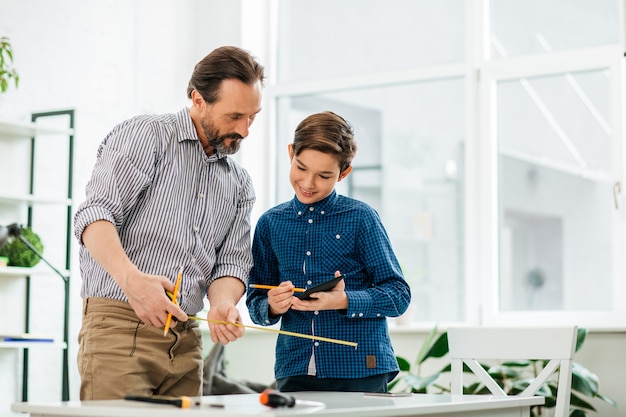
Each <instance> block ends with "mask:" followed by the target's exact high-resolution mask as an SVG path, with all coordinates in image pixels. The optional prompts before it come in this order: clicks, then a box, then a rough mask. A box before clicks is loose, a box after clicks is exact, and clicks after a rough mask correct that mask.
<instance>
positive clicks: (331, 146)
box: [293, 111, 356, 172]
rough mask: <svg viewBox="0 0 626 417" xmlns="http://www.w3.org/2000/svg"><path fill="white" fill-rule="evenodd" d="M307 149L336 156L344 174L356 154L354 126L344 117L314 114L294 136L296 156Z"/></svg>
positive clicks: (300, 125)
mask: <svg viewBox="0 0 626 417" xmlns="http://www.w3.org/2000/svg"><path fill="white" fill-rule="evenodd" d="M305 149H313V150H316V151H319V152H323V153H326V154H330V155H334V156H335V157H336V158H337V161H338V162H339V169H340V172H343V171H345V170H346V169H348V167H349V166H350V164H351V163H352V158H354V155H355V154H356V140H355V139H354V131H353V130H352V126H351V125H350V123H349V122H348V121H346V120H345V119H344V118H343V117H341V116H339V115H337V114H335V113H333V112H330V111H325V112H321V113H315V114H312V115H310V116H308V117H307V118H305V119H304V120H302V121H301V122H300V124H299V125H298V127H297V128H296V132H295V134H294V139H293V153H294V155H300V152H302V151H303V150H305Z"/></svg>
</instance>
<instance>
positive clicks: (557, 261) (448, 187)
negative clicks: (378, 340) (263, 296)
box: [268, 0, 626, 327]
mask: <svg viewBox="0 0 626 417" xmlns="http://www.w3.org/2000/svg"><path fill="white" fill-rule="evenodd" d="M276 5H277V8H276V9H277V13H276V19H277V23H276V24H275V25H273V26H272V27H276V28H277V33H276V34H275V36H276V39H277V42H276V51H275V59H276V64H275V65H276V73H277V75H276V82H275V83H274V84H273V85H271V86H270V87H269V88H268V92H269V93H270V94H269V95H270V101H271V106H272V108H273V112H272V114H275V124H273V129H274V131H273V133H272V137H275V138H276V141H277V143H276V148H275V149H276V157H275V160H276V161H277V164H276V201H274V203H278V202H281V201H285V200H288V199H290V198H291V197H292V195H293V193H292V190H291V187H290V185H289V183H288V180H287V170H288V165H287V153H286V152H287V151H286V149H287V146H286V145H287V144H288V143H289V142H290V141H291V137H292V135H293V131H294V129H295V127H296V125H297V123H298V122H299V121H300V120H301V119H303V118H304V117H305V116H307V115H309V114H311V113H314V112H317V111H322V110H332V111H335V112H337V113H338V114H341V115H342V116H344V117H345V118H346V119H347V120H349V121H350V122H351V123H352V124H353V126H354V128H355V133H356V135H357V140H358V143H359V151H358V152H357V156H356V158H355V160H354V171H353V174H351V175H350V176H349V177H348V178H349V181H346V182H342V183H340V188H339V189H338V191H339V192H341V193H343V194H346V195H350V196H352V197H355V198H358V199H361V200H363V201H366V202H367V203H369V204H370V205H372V206H373V207H374V208H376V209H377V210H378V211H379V213H380V214H381V217H382V219H383V222H384V223H385V226H386V228H387V231H388V232H389V235H390V237H391V240H392V243H393V245H394V249H395V251H396V254H397V255H398V258H399V259H400V262H401V264H402V267H403V270H404V273H405V275H406V278H407V280H408V281H409V282H410V284H411V286H412V289H413V294H414V298H413V303H414V305H415V309H414V313H413V320H414V321H416V322H453V321H474V322H475V321H480V322H484V323H498V322H505V323H510V322H512V321H521V320H523V321H525V322H528V321H529V320H530V321H533V320H536V321H538V322H549V321H554V322H559V323H560V322H568V321H574V320H575V322H576V324H579V325H583V326H588V327H601V326H606V325H611V326H622V327H625V326H626V315H625V314H623V312H622V311H621V309H622V307H620V306H621V304H622V303H619V302H617V300H618V297H624V295H625V294H624V288H623V287H624V286H623V284H622V283H621V276H622V273H623V266H622V264H621V259H622V258H623V252H624V245H623V234H624V227H623V220H622V218H621V216H622V215H623V213H622V210H623V209H622V208H621V205H622V200H621V194H619V195H616V196H615V195H614V194H615V192H616V191H619V190H620V188H621V182H622V181H621V176H622V165H623V161H622V158H621V152H622V151H621V149H622V148H621V142H622V139H623V138H622V136H623V128H622V126H621V124H622V121H621V119H622V118H623V117H622V116H621V115H622V104H621V96H619V93H620V91H621V87H622V86H621V82H622V75H621V74H622V63H621V56H622V53H621V49H622V47H621V45H620V39H619V33H620V27H621V26H620V25H621V21H620V20H619V16H621V11H620V10H621V8H620V6H619V2H618V1H617V0H600V1H598V0H586V1H583V0H581V1H577V2H571V1H566V0H559V1H555V2H550V3H549V4H546V3H545V2H542V1H539V0H533V1H529V2H519V1H512V0H502V1H501V0H498V1H491V2H489V1H486V0H485V1H476V2H473V1H463V0H445V1H437V2H432V1H413V0H392V1H390V2H384V3H381V2H379V1H371V0H321V1H318V2H314V3H311V2H308V1H306V0H282V1H281V0H278V1H277V2H276ZM480 19H484V21H481V20H480ZM479 33H480V34H483V33H484V34H485V37H486V38H485V39H483V38H481V37H480V35H477V34H479ZM485 45H488V46H485ZM483 57H484V58H483ZM616 206H617V207H618V208H617V209H616Z"/></svg>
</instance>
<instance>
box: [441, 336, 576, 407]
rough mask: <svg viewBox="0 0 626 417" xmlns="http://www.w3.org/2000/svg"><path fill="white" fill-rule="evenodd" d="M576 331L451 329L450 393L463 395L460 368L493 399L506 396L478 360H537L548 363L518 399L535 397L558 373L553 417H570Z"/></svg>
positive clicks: (449, 345) (449, 340) (449, 338)
mask: <svg viewBox="0 0 626 417" xmlns="http://www.w3.org/2000/svg"><path fill="white" fill-rule="evenodd" d="M577 332H578V328H577V327H576V326H569V327H507V328H504V327H485V326H478V327H450V328H448V347H449V350H450V359H451V367H452V369H451V371H452V373H451V384H452V385H451V392H452V394H453V395H462V394H463V364H464V363H465V364H466V365H467V366H468V367H469V368H470V369H471V370H472V372H473V373H474V375H475V376H476V379H478V381H480V382H481V383H482V384H484V385H485V386H486V387H487V388H488V389H489V391H491V393H493V395H496V396H506V395H507V394H506V393H505V392H504V391H503V390H502V388H500V386H499V385H498V384H497V383H496V382H495V381H494V380H493V379H492V378H491V376H489V374H488V373H487V372H486V371H485V369H483V367H482V366H481V365H480V363H479V362H478V361H479V360H516V359H517V360H521V359H529V360H530V359H538V360H548V361H549V362H548V363H547V365H546V366H545V367H544V368H543V370H542V371H541V372H540V373H539V375H537V377H536V378H535V379H534V380H533V382H532V383H531V384H530V385H529V386H528V387H527V388H526V389H525V390H524V391H523V392H522V393H520V394H518V395H520V396H525V397H527V396H533V395H536V393H537V391H538V390H539V388H541V386H542V385H544V384H545V383H546V381H547V380H548V379H549V378H550V377H551V376H552V374H554V373H555V372H557V371H558V374H559V379H558V382H557V384H558V386H557V388H558V389H557V398H556V406H555V414H554V415H555V417H567V416H568V415H569V403H570V394H571V383H572V361H573V359H574V353H575V349H576V338H577Z"/></svg>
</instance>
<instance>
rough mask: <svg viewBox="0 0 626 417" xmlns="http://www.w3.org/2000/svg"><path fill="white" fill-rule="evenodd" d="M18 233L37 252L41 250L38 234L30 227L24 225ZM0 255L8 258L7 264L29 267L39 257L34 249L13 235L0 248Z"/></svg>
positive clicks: (36, 261) (37, 260)
mask: <svg viewBox="0 0 626 417" xmlns="http://www.w3.org/2000/svg"><path fill="white" fill-rule="evenodd" d="M20 234H21V235H22V236H23V237H24V239H26V240H27V241H28V242H30V244H31V245H32V246H33V247H34V248H35V249H36V250H37V251H39V253H42V252H43V243H42V241H41V238H40V237H39V235H38V234H37V233H35V232H33V230H32V229H31V228H30V227H24V228H22V229H21V230H20ZM0 256H2V257H6V258H8V260H9V261H8V266H19V267H25V268H31V267H33V266H35V265H37V263H38V262H39V260H40V259H41V258H40V257H39V255H37V254H36V253H35V252H34V251H32V250H31V249H30V248H29V247H28V246H26V244H25V243H24V242H23V241H22V240H21V239H18V238H17V237H15V236H12V237H9V239H8V241H7V242H6V244H5V245H4V246H3V247H1V248H0Z"/></svg>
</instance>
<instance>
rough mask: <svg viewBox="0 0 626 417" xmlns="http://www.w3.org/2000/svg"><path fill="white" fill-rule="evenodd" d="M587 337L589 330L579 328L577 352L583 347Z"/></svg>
mask: <svg viewBox="0 0 626 417" xmlns="http://www.w3.org/2000/svg"><path fill="white" fill-rule="evenodd" d="M586 337H587V329H585V328H580V327H579V328H578V332H577V333H576V352H578V349H580V348H581V347H582V346H583V343H584V342H585V338H586Z"/></svg>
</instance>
